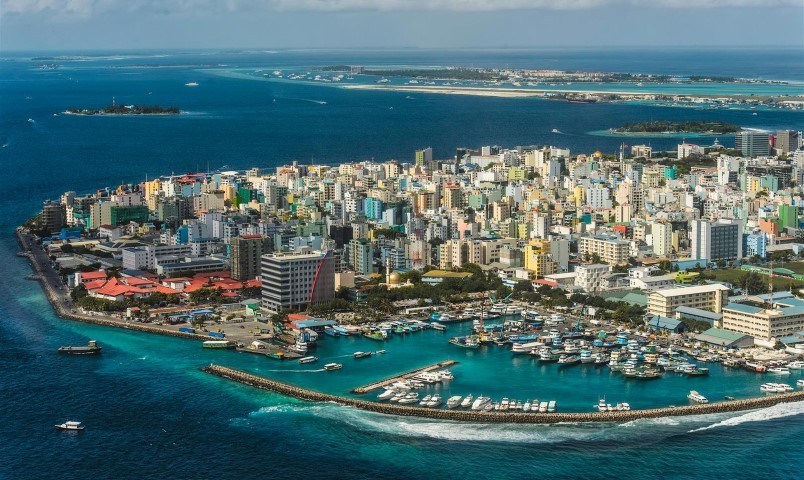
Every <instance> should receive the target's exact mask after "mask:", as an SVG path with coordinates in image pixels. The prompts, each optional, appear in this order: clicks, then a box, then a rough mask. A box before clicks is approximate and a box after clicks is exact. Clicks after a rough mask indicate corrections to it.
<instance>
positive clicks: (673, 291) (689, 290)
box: [651, 283, 729, 297]
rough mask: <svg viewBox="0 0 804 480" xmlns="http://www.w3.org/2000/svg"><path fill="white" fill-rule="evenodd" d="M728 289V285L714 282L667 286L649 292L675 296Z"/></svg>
mask: <svg viewBox="0 0 804 480" xmlns="http://www.w3.org/2000/svg"><path fill="white" fill-rule="evenodd" d="M718 290H719V291H722V292H724V291H728V290H729V289H728V287H726V286H725V285H721V284H719V283H715V284H712V285H696V286H694V287H679V288H667V289H663V290H656V291H653V292H651V295H661V296H663V297H677V296H679V295H694V294H696V293H709V292H714V291H718Z"/></svg>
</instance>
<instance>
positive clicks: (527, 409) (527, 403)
mask: <svg viewBox="0 0 804 480" xmlns="http://www.w3.org/2000/svg"><path fill="white" fill-rule="evenodd" d="M531 406H532V404H531V403H530V400H525V404H524V405H522V411H523V412H525V413H528V412H530V407H531Z"/></svg>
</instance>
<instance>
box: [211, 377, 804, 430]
mask: <svg viewBox="0 0 804 480" xmlns="http://www.w3.org/2000/svg"><path fill="white" fill-rule="evenodd" d="M202 370H203V371H205V372H207V373H210V374H212V375H216V376H218V377H222V378H226V379H229V380H233V381H235V382H239V383H242V384H245V385H250V386H253V387H257V388H261V389H263V390H269V391H272V392H276V393H279V394H282V395H286V396H289V397H293V398H298V399H300V400H308V401H311V402H333V403H337V404H340V405H345V406H348V407H354V408H359V409H361V410H365V411H368V412H375V413H384V414H387V415H399V416H405V417H421V418H430V419H434V420H453V421H463V422H475V423H541V424H548V423H560V422H574V423H577V422H626V421H631V420H638V419H643V418H659V417H678V416H683V415H703V414H707V413H723V412H737V411H741V410H751V409H755V408H763V407H770V406H773V405H777V404H779V403H788V402H797V401H802V400H804V391H798V392H792V393H784V394H776V395H772V396H767V397H759V398H749V399H745V400H730V401H726V402H716V403H707V404H701V405H686V406H681V407H667V408H653V409H648V410H630V411H619V412H618V411H614V412H603V413H599V412H593V413H537V414H533V413H513V412H475V411H466V410H443V409H434V408H421V407H408V406H404V405H396V404H389V403H379V402H371V401H365V400H357V399H354V398H346V397H339V396H337V395H330V394H327V393H321V392H316V391H313V390H308V389H305V388H300V387H296V386H293V385H289V384H287V383H282V382H278V381H276V380H270V379H268V378H265V377H260V376H257V375H253V374H250V373H247V372H243V371H240V370H235V369H232V368H228V367H222V366H219V365H209V366H208V367H204V368H203V369H202Z"/></svg>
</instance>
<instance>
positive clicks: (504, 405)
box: [500, 397, 510, 412]
mask: <svg viewBox="0 0 804 480" xmlns="http://www.w3.org/2000/svg"><path fill="white" fill-rule="evenodd" d="M509 406H510V401H509V400H508V397H504V398H503V399H502V400H501V401H500V411H501V412H506V411H508V408H509Z"/></svg>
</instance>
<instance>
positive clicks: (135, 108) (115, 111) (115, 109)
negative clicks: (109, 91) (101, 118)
mask: <svg viewBox="0 0 804 480" xmlns="http://www.w3.org/2000/svg"><path fill="white" fill-rule="evenodd" d="M64 113H66V114H69V115H178V114H180V113H181V110H179V109H178V108H177V107H162V106H159V105H107V106H105V107H103V108H101V109H99V110H96V109H92V108H72V107H71V108H68V109H67V110H65V112H64Z"/></svg>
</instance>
